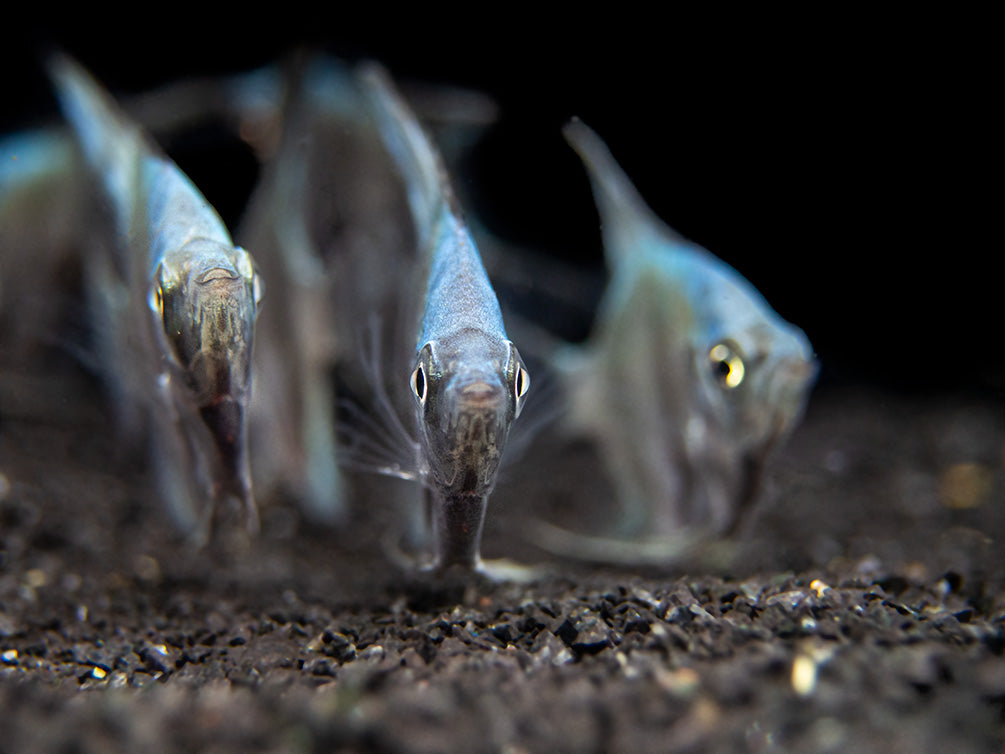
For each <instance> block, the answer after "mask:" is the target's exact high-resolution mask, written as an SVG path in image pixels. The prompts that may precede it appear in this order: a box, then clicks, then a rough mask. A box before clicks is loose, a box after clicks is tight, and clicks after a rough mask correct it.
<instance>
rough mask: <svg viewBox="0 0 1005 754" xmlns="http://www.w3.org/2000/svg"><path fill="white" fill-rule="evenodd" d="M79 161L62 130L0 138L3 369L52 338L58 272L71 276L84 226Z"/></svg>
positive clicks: (59, 293)
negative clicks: (65, 269)
mask: <svg viewBox="0 0 1005 754" xmlns="http://www.w3.org/2000/svg"><path fill="white" fill-rule="evenodd" d="M86 186H87V182H86V181H85V180H84V176H83V170H82V165H81V160H80V156H79V155H78V154H77V150H76V148H75V146H74V144H73V142H72V140H71V139H69V138H67V134H65V133H64V132H63V131H62V129H57V128H44V129H38V130H35V131H24V132H20V133H16V134H11V135H7V136H4V137H2V138H0V334H2V335H0V338H2V341H3V342H2V351H3V356H4V358H6V359H7V360H8V363H14V362H18V363H24V362H25V361H26V360H27V357H28V355H29V354H30V353H31V352H32V351H33V350H34V349H35V348H36V347H38V345H39V344H40V343H42V342H44V341H46V340H51V339H53V337H54V332H55V331H56V329H57V320H58V318H59V315H60V307H59V306H58V305H57V303H58V302H59V301H60V298H61V297H62V298H68V297H67V295H66V294H67V292H66V291H63V290H62V289H61V288H60V284H59V278H60V271H61V270H63V269H64V268H72V266H73V265H74V260H75V259H76V255H77V252H78V249H79V232H80V228H81V227H82V226H85V225H86V224H87V222H88V219H89V218H88V215H87V212H86V211H85V209H86V206H85V205H86V203H85V202H82V201H80V198H79V197H80V196H81V195H83V194H85V193H86Z"/></svg>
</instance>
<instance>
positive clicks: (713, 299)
mask: <svg viewBox="0 0 1005 754" xmlns="http://www.w3.org/2000/svg"><path fill="white" fill-rule="evenodd" d="M565 135H566V138H567V139H568V141H569V143H570V144H571V145H572V146H573V148H574V149H575V150H576V151H577V152H578V154H579V155H580V157H581V158H582V160H583V162H584V163H585V165H586V168H587V171H588V173H589V177H590V182H591V184H592V186H593V192H594V196H595V199H596V203H597V206H598V209H599V213H600V219H601V225H602V228H603V237H604V248H605V255H606V259H607V264H608V267H609V268H610V271H611V279H610V281H609V284H608V288H607V290H606V292H605V294H604V297H603V300H602V302H601V305H600V310H599V312H598V315H597V321H596V324H595V328H594V331H593V334H592V335H591V338H590V340H589V342H588V344H587V346H585V347H584V348H582V349H577V350H569V351H568V352H566V356H565V358H564V359H562V371H563V373H564V378H565V380H566V381H567V384H568V385H569V386H570V391H571V393H572V396H573V400H572V418H573V422H574V423H575V424H576V425H577V426H578V427H579V428H581V429H582V430H584V431H585V432H587V433H588V434H590V435H591V436H592V437H593V438H595V440H596V442H597V443H598V446H599V448H600V449H601V452H602V455H603V457H604V460H605V462H606V467H607V470H608V473H609V475H610V478H611V480H612V481H613V483H614V486H615V489H616V494H617V497H618V500H619V502H620V505H621V508H622V510H621V512H620V515H619V516H618V517H617V518H616V520H615V522H614V523H612V526H611V527H610V530H609V532H608V534H611V535H612V536H616V537H618V538H621V539H622V541H623V542H624V541H630V540H633V539H634V540H636V541H638V540H640V539H645V538H649V539H651V540H653V541H657V540H658V539H659V538H667V542H671V541H677V542H682V541H685V540H687V539H689V538H690V539H694V538H695V536H696V535H698V534H701V533H704V534H709V535H720V534H722V533H725V532H727V531H728V530H730V528H731V527H733V526H735V524H736V523H737V521H738V519H739V517H740V515H741V513H742V512H743V511H744V509H745V508H746V507H747V506H748V504H749V503H750V501H751V499H752V498H754V496H755V495H756V493H757V491H758V488H759V485H760V476H761V471H762V469H763V466H764V464H765V461H766V459H767V458H768V456H769V454H770V452H771V451H772V449H773V448H775V447H776V446H777V445H778V444H779V443H780V442H781V441H782V440H783V438H785V436H786V435H787V434H788V433H789V431H790V430H791V429H792V428H793V426H794V425H795V424H796V422H797V421H798V419H799V417H800V416H801V413H802V409H803V406H804V403H805V400H806V397H807V394H808V391H809V388H810V386H811V384H812V382H813V379H814V377H815V375H816V372H817V365H816V362H815V360H814V357H813V352H812V349H811V347H810V344H809V342H808V340H807V339H806V336H805V335H804V334H803V333H802V331H801V330H799V329H798V328H796V327H794V326H792V325H790V324H789V323H787V322H785V321H784V320H782V319H781V318H780V317H779V316H778V315H777V314H776V313H775V312H774V311H773V310H772V309H771V307H770V306H769V305H768V303H767V302H766V301H765V300H764V298H763V297H762V296H761V295H760V294H759V293H758V292H757V291H756V290H755V289H754V288H753V286H751V285H750V283H749V282H747V281H746V280H745V279H744V278H743V277H741V276H740V275H739V274H738V273H737V272H736V271H735V270H733V269H732V268H731V267H729V266H728V265H726V264H725V263H724V262H722V261H721V260H719V259H717V258H716V257H714V256H713V255H712V254H710V253H709V252H708V251H706V250H705V249H703V248H701V247H699V246H698V245H696V244H694V243H692V242H689V241H687V240H685V239H684V238H682V237H681V236H679V235H677V234H676V233H675V232H674V231H673V230H671V229H670V228H669V227H668V226H666V225H665V224H664V223H663V222H661V221H660V220H659V219H658V218H657V217H656V216H655V215H654V214H653V213H652V211H651V210H650V209H649V208H648V207H647V206H646V205H645V203H644V202H643V201H642V199H641V197H640V196H639V195H638V193H637V191H636V189H635V187H634V186H633V185H632V184H631V182H630V181H629V179H628V178H627V176H626V175H625V174H624V172H623V171H622V170H621V168H620V167H619V166H618V165H617V163H616V162H615V161H614V158H613V157H612V156H611V153H610V152H609V151H608V149H607V147H606V145H605V144H604V143H603V142H602V141H601V140H600V138H599V137H598V136H597V135H596V134H595V133H594V132H593V131H592V130H590V129H589V128H588V127H587V126H585V125H584V124H583V123H581V122H579V121H573V122H572V123H570V124H569V125H568V126H567V127H566V129H565ZM612 518H613V514H612ZM553 533H554V532H553ZM591 542H592V543H593V544H596V541H594V540H587V539H586V538H584V539H583V541H582V542H580V543H579V544H580V545H582V546H583V547H584V548H586V550H590V548H591V546H592V545H591V544H590V543H591ZM600 542H601V543H600V544H599V545H598V546H597V548H596V552H597V554H599V555H601V556H603V555H604V554H605V553H606V554H613V550H611V548H612V547H614V545H613V544H612V542H613V540H611V541H609V542H607V543H604V542H603V541H602V540H601V541H600ZM563 544H571V545H572V546H575V545H576V542H575V540H572V541H571V542H568V543H563ZM668 547H669V545H668ZM591 551H592V550H591ZM635 552H636V554H637V555H638V554H639V553H640V552H641V551H639V550H636V551H635ZM624 554H625V555H626V557H627V558H628V559H631V558H632V550H631V549H630V548H627V549H625V550H624ZM639 556H640V555H639ZM640 557H641V556H640Z"/></svg>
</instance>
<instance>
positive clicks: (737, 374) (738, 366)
mask: <svg viewBox="0 0 1005 754" xmlns="http://www.w3.org/2000/svg"><path fill="white" fill-rule="evenodd" d="M708 359H709V361H710V362H711V366H712V375H713V376H714V377H715V379H716V380H717V381H718V383H719V385H720V386H722V387H724V388H726V389H727V390H732V389H733V388H735V387H739V386H740V383H741V382H743V377H744V375H745V373H746V369H745V367H744V366H743V358H742V357H741V356H740V354H739V353H738V352H737V351H735V350H734V349H732V348H730V347H729V346H728V345H727V344H726V343H717V344H716V345H714V346H712V350H710V351H709V352H708Z"/></svg>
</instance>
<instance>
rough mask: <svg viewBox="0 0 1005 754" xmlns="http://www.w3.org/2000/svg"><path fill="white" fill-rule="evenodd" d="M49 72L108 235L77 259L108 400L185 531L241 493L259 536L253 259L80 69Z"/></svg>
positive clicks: (199, 529)
mask: <svg viewBox="0 0 1005 754" xmlns="http://www.w3.org/2000/svg"><path fill="white" fill-rule="evenodd" d="M50 74H51V76H52V79H53V81H54V83H55V86H56V90H57V94H58V97H59V100H60V104H61V106H62V109H63V111H64V114H65V115H66V117H67V119H68V120H69V122H70V124H71V126H72V128H73V131H74V134H75V136H76V139H77V142H78V144H79V146H80V150H81V152H82V153H83V156H84V159H85V161H86V163H87V164H88V166H89V168H90V170H91V173H92V174H93V176H94V177H95V179H96V181H97V183H98V184H99V186H100V188H101V194H102V196H103V197H104V198H105V200H106V206H107V208H108V210H107V211H108V212H109V214H110V216H111V217H110V219H111V221H112V224H113V226H114V231H113V232H112V233H111V234H110V237H108V238H105V239H101V240H100V241H96V242H95V243H93V244H92V245H93V247H94V248H91V249H89V253H88V255H87V259H86V260H85V273H86V277H87V284H88V286H89V288H90V289H91V291H92V292H93V303H92V319H93V324H94V327H95V329H96V331H97V332H96V338H97V340H98V342H99V350H100V354H99V360H100V362H101V367H102V369H103V372H104V373H105V375H106V377H108V380H109V385H110V392H111V398H112V401H113V402H114V404H115V406H116V408H117V410H118V412H119V414H120V418H123V420H124V422H125V423H126V424H127V425H128V426H127V430H128V432H130V433H132V432H136V431H139V430H140V429H143V430H145V431H146V432H147V433H148V434H149V435H150V437H151V440H152V465H153V468H154V470H155V473H156V475H157V477H158V480H159V487H160V492H161V494H162V496H164V497H165V498H166V500H167V502H168V504H169V508H170V511H171V512H172V514H173V515H174V517H175V519H176V521H177V523H178V524H179V525H180V526H181V527H182V528H184V529H187V530H189V531H192V532H196V533H197V534H198V535H199V536H205V535H206V534H208V528H209V522H210V519H211V516H212V513H213V509H214V504H213V503H215V502H216V501H218V500H220V499H222V498H236V499H237V500H238V501H240V503H241V504H242V505H243V507H244V510H245V513H246V520H247V522H248V526H249V528H251V529H254V528H256V527H257V520H258V519H257V511H256V508H255V503H254V498H253V495H252V488H251V476H250V470H249V464H248V452H247V406H248V401H249V399H250V394H251V355H252V348H253V345H254V329H255V320H256V317H257V312H258V306H259V302H260V298H261V293H262V284H261V280H260V278H259V277H258V274H257V273H256V271H255V266H254V262H253V260H252V258H251V256H250V255H249V254H248V253H247V252H246V251H245V250H244V249H241V248H240V247H236V246H234V244H233V242H232V241H231V239H230V235H229V234H228V232H227V229H226V228H225V227H224V225H223V222H222V221H221V220H220V218H219V216H218V215H217V213H216V212H215V210H213V208H212V207H211V206H210V205H209V204H208V203H207V201H206V200H205V198H204V197H203V196H202V195H201V194H200V193H199V191H198V189H197V188H196V187H195V186H194V185H193V184H192V182H191V181H190V180H189V179H188V178H187V177H186V176H185V175H184V174H182V172H181V171H180V170H179V169H178V167H177V166H176V165H175V164H174V163H173V162H171V161H170V160H169V159H168V158H167V157H165V156H164V155H163V154H161V153H160V151H159V150H158V149H157V148H156V147H154V146H153V145H152V144H151V142H149V141H148V140H147V137H146V136H145V134H144V133H143V132H142V131H141V130H140V128H139V127H138V126H137V125H135V124H134V123H132V122H131V121H130V120H129V119H128V118H127V117H126V116H125V115H124V114H123V113H122V112H121V111H120V110H119V108H118V107H117V106H116V104H115V103H114V102H113V101H112V99H111V98H110V96H109V95H108V94H107V93H105V92H104V91H103V90H102V89H101V87H100V85H99V84H98V83H97V82H96V81H94V79H93V78H91V76H90V75H89V74H88V73H86V72H85V71H84V70H83V69H82V68H81V67H80V66H79V65H77V64H76V63H75V62H73V61H71V60H69V59H68V58H65V57H56V58H54V59H53V60H52V62H51V65H50Z"/></svg>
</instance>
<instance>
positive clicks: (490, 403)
mask: <svg viewBox="0 0 1005 754" xmlns="http://www.w3.org/2000/svg"><path fill="white" fill-rule="evenodd" d="M458 398H459V402H460V403H461V404H463V406H464V407H465V408H468V409H475V410H480V409H491V408H495V407H496V406H497V405H498V404H499V402H500V401H501V400H502V398H503V389H502V385H498V384H495V385H493V384H491V383H489V382H485V381H484V380H476V381H474V382H469V383H467V384H465V385H462V386H461V388H460V390H458Z"/></svg>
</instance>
